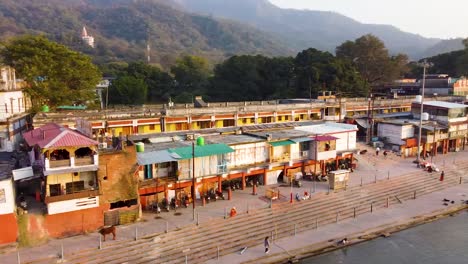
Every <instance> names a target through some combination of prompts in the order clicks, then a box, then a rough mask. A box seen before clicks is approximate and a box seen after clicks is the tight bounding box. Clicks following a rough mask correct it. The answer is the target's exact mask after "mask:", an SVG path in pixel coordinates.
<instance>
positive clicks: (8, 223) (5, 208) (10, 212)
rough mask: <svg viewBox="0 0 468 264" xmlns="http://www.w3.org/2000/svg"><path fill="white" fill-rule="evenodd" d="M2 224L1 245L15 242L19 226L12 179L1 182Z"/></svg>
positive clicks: (0, 211)
mask: <svg viewBox="0 0 468 264" xmlns="http://www.w3.org/2000/svg"><path fill="white" fill-rule="evenodd" d="M0 224H1V232H0V244H7V243H13V242H15V241H16V238H17V234H18V224H17V221H16V213H15V196H14V193H13V185H12V181H11V179H6V180H3V181H0Z"/></svg>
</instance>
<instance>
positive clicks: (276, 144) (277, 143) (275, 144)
mask: <svg viewBox="0 0 468 264" xmlns="http://www.w3.org/2000/svg"><path fill="white" fill-rule="evenodd" d="M268 143H270V145H272V146H273V147H279V146H287V145H292V144H295V143H296V142H294V141H292V140H282V141H275V142H268Z"/></svg>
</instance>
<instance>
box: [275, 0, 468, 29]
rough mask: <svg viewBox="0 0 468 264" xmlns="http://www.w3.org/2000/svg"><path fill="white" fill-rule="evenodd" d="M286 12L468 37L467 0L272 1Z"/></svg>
mask: <svg viewBox="0 0 468 264" xmlns="http://www.w3.org/2000/svg"><path fill="white" fill-rule="evenodd" d="M269 1H270V2H271V3H273V4H275V5H277V6H279V7H283V8H295V9H311V10H324V11H335V12H337V13H340V14H343V15H345V16H348V17H351V18H353V19H355V20H357V21H359V22H362V23H372V24H390V25H393V26H396V27H397V28H399V29H401V30H403V31H407V32H411V33H416V34H420V35H422V36H425V37H438V38H455V37H463V38H466V37H468V15H467V12H468V0H269Z"/></svg>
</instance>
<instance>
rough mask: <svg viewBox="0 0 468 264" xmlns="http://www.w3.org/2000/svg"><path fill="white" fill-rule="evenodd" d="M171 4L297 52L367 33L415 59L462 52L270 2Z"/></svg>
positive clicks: (187, 0)
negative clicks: (253, 30)
mask: <svg viewBox="0 0 468 264" xmlns="http://www.w3.org/2000/svg"><path fill="white" fill-rule="evenodd" d="M171 1H173V2H174V3H176V4H177V5H178V6H180V7H181V8H183V9H184V10H189V11H192V12H198V13H201V14H207V15H208V14H212V15H214V16H216V17H223V18H229V19H233V20H236V21H240V22H243V23H248V24H251V25H253V26H256V27H258V28H259V29H262V30H265V31H267V32H273V33H275V34H277V35H279V36H283V37H286V38H287V39H288V43H289V44H290V45H291V47H294V48H296V49H297V50H302V49H306V48H309V47H312V48H316V49H319V50H323V51H329V52H334V51H335V48H336V47H337V46H338V45H340V44H341V43H343V42H345V41H347V40H354V39H357V38H359V37H360V36H362V35H366V34H372V35H374V36H377V37H378V38H379V39H381V40H382V41H383V42H384V43H385V46H386V47H387V48H388V49H389V51H390V52H391V53H393V54H396V53H404V54H407V55H408V56H409V57H410V58H413V59H416V58H421V57H423V56H433V55H436V54H439V53H442V52H449V51H453V50H460V49H463V45H462V44H461V42H459V41H458V42H455V43H454V44H451V43H450V42H446V41H443V40H441V39H435V38H425V37H423V36H420V35H417V34H413V33H408V32H404V31H402V30H400V29H398V28H396V27H394V26H391V25H376V24H365V23H360V22H358V21H356V20H353V19H351V18H349V17H346V16H343V15H341V14H338V13H335V12H326V11H313V10H295V9H283V8H279V7H277V6H275V5H273V4H271V3H270V2H269V1H268V0H171ZM356 8H359V7H356ZM415 12H417V11H415ZM395 16H398V14H395Z"/></svg>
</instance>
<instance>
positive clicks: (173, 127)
mask: <svg viewBox="0 0 468 264" xmlns="http://www.w3.org/2000/svg"><path fill="white" fill-rule="evenodd" d="M166 131H168V132H169V131H177V130H176V124H166Z"/></svg>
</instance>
